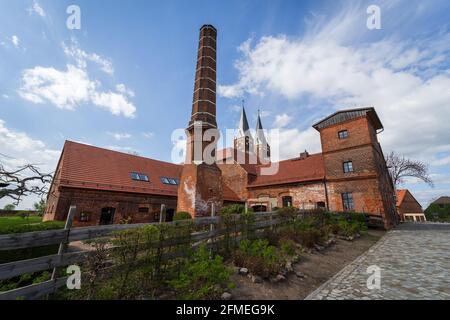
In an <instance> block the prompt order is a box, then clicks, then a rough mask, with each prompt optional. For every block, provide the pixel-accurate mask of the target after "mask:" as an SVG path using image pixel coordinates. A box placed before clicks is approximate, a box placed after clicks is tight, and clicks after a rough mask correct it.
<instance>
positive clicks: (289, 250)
mask: <svg viewBox="0 0 450 320" xmlns="http://www.w3.org/2000/svg"><path fill="white" fill-rule="evenodd" d="M279 243H280V248H281V252H283V254H284V255H286V256H288V257H292V256H294V255H295V251H296V248H297V247H296V245H295V242H294V241H292V240H291V239H285V238H283V239H281V240H280V242H279Z"/></svg>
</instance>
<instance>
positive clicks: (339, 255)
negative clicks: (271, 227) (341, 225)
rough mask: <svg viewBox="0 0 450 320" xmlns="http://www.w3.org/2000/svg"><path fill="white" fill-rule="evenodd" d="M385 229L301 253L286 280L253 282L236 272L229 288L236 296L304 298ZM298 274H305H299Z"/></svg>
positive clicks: (361, 251) (248, 277) (268, 298)
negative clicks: (232, 284)
mask: <svg viewBox="0 0 450 320" xmlns="http://www.w3.org/2000/svg"><path fill="white" fill-rule="evenodd" d="M384 233H385V232H384V231H381V230H369V231H367V233H366V234H365V235H363V236H362V237H361V238H359V239H356V240H354V241H346V240H342V239H337V240H336V244H334V245H331V246H329V247H328V248H326V249H324V250H323V251H316V250H313V251H312V252H311V253H308V252H305V253H303V254H302V255H301V257H300V260H299V262H298V263H295V264H293V269H294V272H292V273H289V274H288V275H287V276H286V280H285V281H280V282H277V283H273V282H270V281H263V282H261V283H254V282H253V281H252V278H251V276H243V275H239V274H237V273H235V274H234V275H232V277H231V281H232V282H233V283H234V284H235V288H234V289H232V290H231V291H230V293H231V296H232V299H235V300H259V299H260V300H299V299H304V298H306V296H308V294H309V293H311V292H313V291H314V290H315V289H317V288H318V287H319V286H320V285H322V284H323V283H325V282H326V281H327V280H328V279H330V278H331V277H333V276H334V275H335V274H336V273H337V272H339V271H340V270H341V269H342V268H344V267H345V266H346V265H347V264H349V263H350V262H352V261H353V260H354V259H356V258H357V257H358V256H360V255H361V254H362V253H364V252H365V251H367V250H368V249H369V248H370V247H371V246H372V245H374V244H375V243H376V242H377V241H378V240H379V239H380V238H381V237H382V236H383V235H384ZM296 274H298V275H303V277H302V276H301V277H299V276H297V275H296Z"/></svg>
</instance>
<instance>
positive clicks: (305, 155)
mask: <svg viewBox="0 0 450 320" xmlns="http://www.w3.org/2000/svg"><path fill="white" fill-rule="evenodd" d="M308 157H309V152H308V151H306V150H305V152H301V153H300V160H303V159H306V158H308Z"/></svg>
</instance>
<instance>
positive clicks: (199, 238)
mask: <svg viewBox="0 0 450 320" xmlns="http://www.w3.org/2000/svg"><path fill="white" fill-rule="evenodd" d="M75 212H76V208H75V207H71V208H70V210H69V213H68V217H67V221H66V226H65V228H64V229H59V230H48V231H38V232H29V233H21V234H6V235H0V251H4V250H16V249H23V248H32V247H39V246H46V245H55V244H59V250H58V253H57V254H54V255H49V256H43V257H38V258H34V259H28V260H21V261H13V262H9V263H5V264H0V280H5V279H10V278H13V277H16V276H20V275H22V274H25V273H33V272H39V271H45V270H52V269H53V273H52V278H51V280H49V281H45V282H42V283H37V284H32V285H29V286H26V287H22V288H18V289H14V290H10V291H7V292H0V300H14V299H18V298H20V299H37V298H39V297H42V296H44V295H47V294H51V293H54V292H55V291H56V290H57V289H58V288H60V287H62V286H64V285H65V284H66V281H67V277H62V278H56V268H59V267H65V266H69V265H73V264H78V263H82V262H83V261H85V260H86V259H87V258H88V256H89V254H90V253H91V251H78V252H66V249H67V246H68V244H69V243H71V242H74V241H82V240H92V239H97V238H101V237H107V236H111V235H112V234H113V233H114V232H117V231H123V230H131V229H137V228H142V227H144V226H146V225H151V224H115V225H106V226H93V227H82V228H71V224H72V219H73V216H74V214H75ZM164 212H165V208H164V207H162V209H161V216H164ZM255 218H256V221H255V222H254V223H253V224H252V229H253V230H258V229H263V228H268V227H271V226H275V225H277V224H279V223H280V222H281V220H280V219H279V218H278V216H277V215H276V213H274V212H265V213H256V214H255ZM190 222H191V223H192V224H193V226H194V227H197V228H198V227H203V228H202V229H203V231H197V232H193V233H191V234H190V236H189V237H180V238H173V239H167V240H165V241H163V242H162V243H159V244H158V246H159V247H160V248H165V247H169V246H173V245H181V244H187V243H191V244H193V246H194V247H196V246H198V245H199V244H201V243H204V242H205V241H208V240H210V239H214V238H217V237H219V236H222V235H224V234H225V232H226V231H225V230H223V229H222V230H220V229H219V228H217V225H219V224H220V223H221V217H220V216H216V215H215V214H214V210H213V213H212V215H211V217H203V218H196V219H193V220H192V221H190ZM159 223H165V224H168V225H177V224H178V225H179V224H182V223H186V222H182V221H176V222H162V221H160V222H159ZM208 226H209V228H208ZM238 231H239V230H238Z"/></svg>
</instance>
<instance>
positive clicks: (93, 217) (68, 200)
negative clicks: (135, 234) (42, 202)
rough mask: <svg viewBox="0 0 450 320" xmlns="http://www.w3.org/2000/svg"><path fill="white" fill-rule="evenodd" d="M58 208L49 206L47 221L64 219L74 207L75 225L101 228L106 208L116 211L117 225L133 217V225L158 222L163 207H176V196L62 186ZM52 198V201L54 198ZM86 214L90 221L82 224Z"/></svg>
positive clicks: (45, 218)
mask: <svg viewBox="0 0 450 320" xmlns="http://www.w3.org/2000/svg"><path fill="white" fill-rule="evenodd" d="M58 194H59V196H58V198H57V201H56V203H55V205H54V206H53V209H52V207H51V206H50V207H48V210H47V212H46V214H45V215H44V221H48V220H61V221H63V220H65V219H66V217H67V213H68V211H69V207H70V206H71V205H75V206H76V207H77V212H76V215H75V219H74V223H73V224H74V226H76V227H83V226H91V225H98V224H99V222H100V216H101V213H102V209H103V208H114V209H115V214H114V223H119V222H120V220H121V219H125V218H131V221H130V222H131V223H147V222H153V221H158V220H159V213H160V209H161V204H165V205H166V208H167V209H168V210H170V209H173V210H174V209H175V208H176V202H177V201H176V197H164V196H152V195H146V194H142V195H141V194H131V193H122V192H113V191H97V190H86V189H75V188H65V187H62V188H60V190H59V191H58ZM52 199H53V198H52ZM139 208H148V212H146V213H143V212H139ZM82 213H84V214H87V216H88V221H81V214H82Z"/></svg>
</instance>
